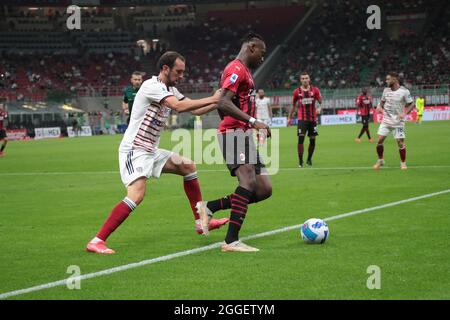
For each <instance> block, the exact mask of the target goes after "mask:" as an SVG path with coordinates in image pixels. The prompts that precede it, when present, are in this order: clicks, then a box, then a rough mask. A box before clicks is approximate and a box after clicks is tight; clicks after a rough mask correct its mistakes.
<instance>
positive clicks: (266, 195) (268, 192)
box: [259, 185, 272, 201]
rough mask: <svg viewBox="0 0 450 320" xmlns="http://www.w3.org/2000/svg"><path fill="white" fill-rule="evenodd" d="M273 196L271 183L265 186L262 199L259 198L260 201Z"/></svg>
mask: <svg viewBox="0 0 450 320" xmlns="http://www.w3.org/2000/svg"><path fill="white" fill-rule="evenodd" d="M271 196H272V186H271V185H270V186H265V187H264V191H263V193H262V195H261V199H259V200H260V201H261V200H265V199H268V198H270V197H271Z"/></svg>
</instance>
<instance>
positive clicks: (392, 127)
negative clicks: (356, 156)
mask: <svg viewBox="0 0 450 320" xmlns="http://www.w3.org/2000/svg"><path fill="white" fill-rule="evenodd" d="M386 84H387V85H388V88H385V89H384V91H383V95H382V96H381V101H380V104H379V106H378V107H377V112H379V113H381V112H383V110H384V112H383V120H382V121H381V124H380V127H379V128H378V144H377V154H378V160H377V162H376V163H375V165H374V166H373V168H374V169H376V170H379V169H380V168H381V167H382V166H383V165H384V159H383V152H384V146H383V142H384V140H385V139H386V136H387V135H388V134H389V133H390V132H392V133H393V135H394V138H395V139H396V140H397V144H398V148H399V153H400V168H401V169H402V170H406V169H407V167H406V146H405V121H406V120H405V118H406V115H407V114H409V113H410V112H411V110H412V109H413V108H414V100H413V99H412V97H411V93H410V92H409V90H408V89H406V88H405V87H403V86H401V85H400V83H399V78H398V74H397V73H396V72H389V73H388V74H387V76H386ZM405 107H406V111H405Z"/></svg>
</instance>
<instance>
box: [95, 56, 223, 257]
mask: <svg viewBox="0 0 450 320" xmlns="http://www.w3.org/2000/svg"><path fill="white" fill-rule="evenodd" d="M158 68H159V70H160V73H159V75H158V76H153V77H152V78H151V79H149V80H146V81H145V82H144V83H143V84H142V86H141V87H140V89H139V91H138V92H137V94H136V97H135V100H134V103H133V109H132V111H131V115H130V124H129V126H128V128H127V130H126V132H125V135H124V137H123V139H122V143H121V144H120V147H119V167H120V175H121V178H122V182H123V184H124V185H125V187H126V189H127V196H126V197H125V198H124V199H123V200H122V201H120V202H119V203H118V204H117V205H116V206H115V207H114V208H113V210H112V212H111V214H110V216H109V217H108V219H107V220H106V221H105V223H104V224H103V226H102V227H101V228H100V230H99V232H98V233H97V235H96V236H95V237H94V238H93V239H92V240H91V241H90V242H89V243H88V245H87V248H86V250H87V251H89V252H95V253H102V254H110V253H114V250H112V249H109V248H108V247H107V246H106V239H107V238H108V237H109V235H110V234H111V233H112V232H113V231H114V230H115V229H116V228H117V227H118V226H119V225H120V224H121V223H122V222H123V221H124V220H125V219H126V218H127V217H128V216H129V215H130V213H131V212H132V211H133V210H134V209H135V208H136V207H137V206H138V205H139V204H140V203H141V202H142V200H143V199H144V194H145V190H146V183H147V179H149V178H150V177H154V178H159V176H160V175H161V173H173V174H177V175H180V176H183V181H184V190H185V193H186V196H187V198H188V200H189V203H190V206H191V210H192V212H193V214H194V218H195V220H196V231H197V233H199V234H201V233H203V231H202V228H201V224H200V220H199V219H200V218H199V216H198V212H197V209H196V204H197V202H199V201H202V195H201V191H200V185H199V183H198V179H197V172H196V166H195V163H194V162H192V161H191V160H190V159H187V158H184V157H182V156H180V155H178V154H175V153H173V152H171V151H167V150H164V149H160V148H159V147H158V146H159V139H160V136H161V131H162V130H163V128H164V125H165V123H166V120H167V118H168V116H169V114H170V111H171V110H175V111H177V112H186V111H191V112H192V113H194V114H196V115H199V114H203V113H206V112H209V111H211V110H214V109H215V108H216V107H217V102H218V101H219V97H220V92H219V91H217V92H216V93H215V94H214V95H213V96H211V97H207V98H203V99H198V100H191V99H189V98H185V97H184V96H183V95H182V94H181V93H180V92H179V91H178V90H177V89H176V88H175V87H174V86H175V85H176V83H177V82H178V81H179V80H181V79H182V78H183V74H184V70H185V59H184V58H183V56H181V55H180V54H179V53H176V52H173V51H172V52H171V51H169V52H166V53H164V54H163V55H162V56H161V58H160V59H159V61H158ZM227 222H228V219H227V218H224V219H218V220H215V221H214V222H213V224H212V225H211V224H210V225H209V229H210V230H211V229H217V228H218V227H220V226H222V225H224V224H225V223H227Z"/></svg>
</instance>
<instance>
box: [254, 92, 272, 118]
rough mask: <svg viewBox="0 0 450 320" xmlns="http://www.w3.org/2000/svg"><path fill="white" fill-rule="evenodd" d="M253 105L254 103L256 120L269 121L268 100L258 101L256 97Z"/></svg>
mask: <svg viewBox="0 0 450 320" xmlns="http://www.w3.org/2000/svg"><path fill="white" fill-rule="evenodd" d="M255 103H256V118H257V119H262V120H265V119H270V115H269V106H270V99H269V98H267V97H264V98H262V99H260V98H259V97H258V98H256V99H255Z"/></svg>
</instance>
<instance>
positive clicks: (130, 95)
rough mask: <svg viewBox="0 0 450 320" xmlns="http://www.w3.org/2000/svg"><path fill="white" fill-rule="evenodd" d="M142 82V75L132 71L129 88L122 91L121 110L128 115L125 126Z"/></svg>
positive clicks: (128, 121) (128, 122)
mask: <svg viewBox="0 0 450 320" xmlns="http://www.w3.org/2000/svg"><path fill="white" fill-rule="evenodd" d="M142 81H143V75H142V73H141V72H139V71H134V72H133V73H132V74H131V78H130V82H131V86H128V87H126V88H125V89H124V90H123V102H122V110H123V112H124V113H125V114H127V115H128V118H127V124H130V115H131V110H132V109H133V102H134V98H135V96H136V94H137V92H138V90H139V88H140V87H141V85H142Z"/></svg>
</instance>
